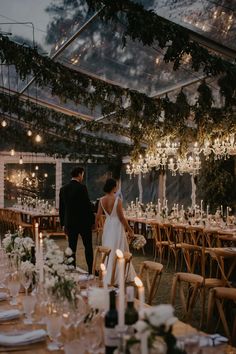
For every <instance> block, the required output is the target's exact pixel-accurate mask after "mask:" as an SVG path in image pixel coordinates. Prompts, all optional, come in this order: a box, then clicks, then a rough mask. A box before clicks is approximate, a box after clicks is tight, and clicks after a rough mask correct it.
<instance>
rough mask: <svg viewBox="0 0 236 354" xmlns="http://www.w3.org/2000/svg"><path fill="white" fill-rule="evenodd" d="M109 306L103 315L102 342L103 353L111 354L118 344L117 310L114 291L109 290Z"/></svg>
mask: <svg viewBox="0 0 236 354" xmlns="http://www.w3.org/2000/svg"><path fill="white" fill-rule="evenodd" d="M109 296H110V308H109V310H108V311H107V313H106V315H105V328H104V342H105V354H113V353H114V351H115V349H116V348H117V347H118V345H119V338H118V334H117V332H116V326H117V325H118V312H117V310H116V293H115V291H114V290H112V291H110V293H109Z"/></svg>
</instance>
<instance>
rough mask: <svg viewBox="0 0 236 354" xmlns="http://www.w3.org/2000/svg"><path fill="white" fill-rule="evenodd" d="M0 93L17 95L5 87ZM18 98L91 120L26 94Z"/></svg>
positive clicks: (87, 116)
mask: <svg viewBox="0 0 236 354" xmlns="http://www.w3.org/2000/svg"><path fill="white" fill-rule="evenodd" d="M0 92H3V93H6V94H10V95H18V94H19V93H18V92H17V91H15V90H13V89H10V90H9V89H8V88H5V87H0ZM19 98H20V99H21V100H22V101H27V100H29V101H30V102H32V103H34V104H37V105H39V106H42V107H47V108H49V109H53V110H55V111H57V112H60V113H63V114H66V115H68V116H74V117H78V118H81V119H84V120H85V121H91V120H93V117H91V116H89V115H86V114H82V113H77V112H75V111H72V110H70V109H68V108H64V107H61V106H58V105H56V104H55V103H49V102H47V101H44V100H42V99H40V98H37V99H36V98H35V97H32V96H28V95H26V94H21V95H20V97H19Z"/></svg>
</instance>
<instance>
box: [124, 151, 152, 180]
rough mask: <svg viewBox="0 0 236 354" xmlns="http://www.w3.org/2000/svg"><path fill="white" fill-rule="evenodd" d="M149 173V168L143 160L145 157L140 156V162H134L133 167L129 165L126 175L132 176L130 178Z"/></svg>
mask: <svg viewBox="0 0 236 354" xmlns="http://www.w3.org/2000/svg"><path fill="white" fill-rule="evenodd" d="M147 172H148V166H147V164H146V162H145V160H144V159H143V157H142V156H141V155H140V156H139V159H138V161H134V162H133V163H132V164H131V165H127V168H126V173H127V174H128V175H130V178H131V176H132V175H134V176H135V175H139V174H140V173H143V174H145V173H147Z"/></svg>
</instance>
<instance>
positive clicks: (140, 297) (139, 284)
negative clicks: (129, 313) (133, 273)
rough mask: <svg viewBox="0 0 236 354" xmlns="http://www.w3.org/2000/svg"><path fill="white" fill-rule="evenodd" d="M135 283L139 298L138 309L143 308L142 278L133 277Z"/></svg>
mask: <svg viewBox="0 0 236 354" xmlns="http://www.w3.org/2000/svg"><path fill="white" fill-rule="evenodd" d="M134 282H135V285H136V286H137V288H138V298H139V311H141V310H142V309H143V305H144V295H145V294H144V286H143V283H142V280H141V279H140V278H139V277H135V278H134Z"/></svg>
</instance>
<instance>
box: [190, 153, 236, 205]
mask: <svg viewBox="0 0 236 354" xmlns="http://www.w3.org/2000/svg"><path fill="white" fill-rule="evenodd" d="M235 184H236V178H235V174H234V157H231V158H230V159H228V160H217V161H216V160H214V158H212V157H211V158H210V159H209V160H205V161H204V163H203V166H202V169H201V170H200V175H199V176H198V178H197V192H198V198H199V200H200V199H204V201H205V203H206V204H208V205H210V207H211V210H212V211H214V210H215V209H216V208H217V207H220V205H223V206H224V208H226V207H227V206H231V207H232V208H233V207H234V206H235V202H236V190H235Z"/></svg>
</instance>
